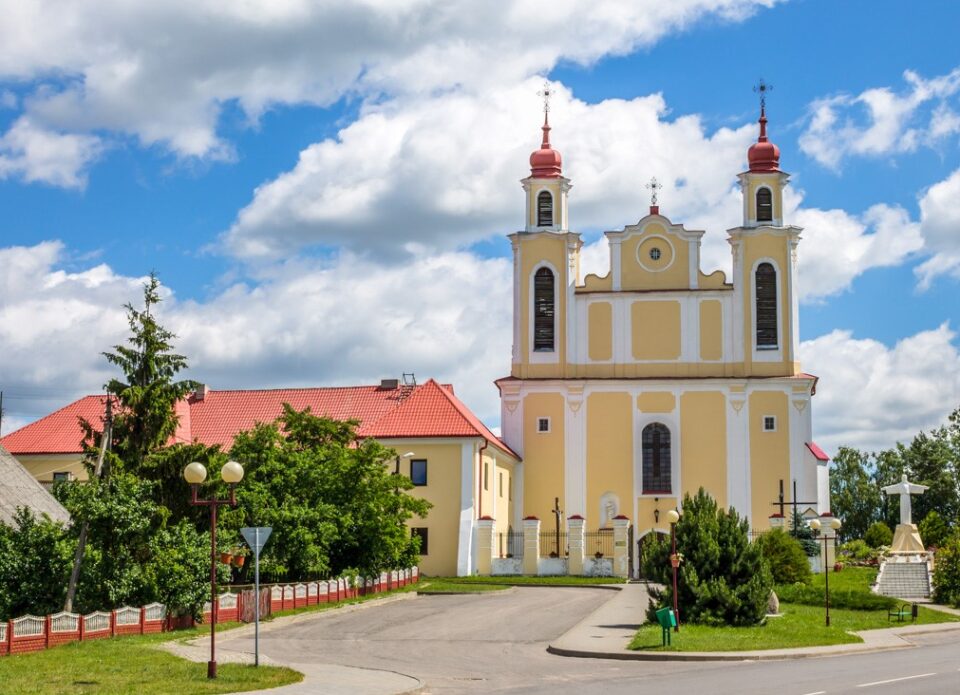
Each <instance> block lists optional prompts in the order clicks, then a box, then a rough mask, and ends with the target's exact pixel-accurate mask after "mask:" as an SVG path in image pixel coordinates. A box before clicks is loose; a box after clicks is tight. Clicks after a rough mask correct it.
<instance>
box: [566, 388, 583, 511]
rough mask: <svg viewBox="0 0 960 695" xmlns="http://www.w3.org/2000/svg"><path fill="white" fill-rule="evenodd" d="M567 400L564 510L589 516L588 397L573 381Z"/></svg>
mask: <svg viewBox="0 0 960 695" xmlns="http://www.w3.org/2000/svg"><path fill="white" fill-rule="evenodd" d="M564 400H565V402H566V407H565V408H564V422H563V440H564V441H563V450H564V459H563V479H564V496H563V504H564V511H565V512H566V514H567V516H568V517H569V516H570V515H572V514H580V515H586V513H587V509H586V499H587V465H586V429H587V425H586V417H587V415H586V402H585V401H586V399H585V398H584V394H583V386H582V385H580V384H570V385H568V386H567V393H566V394H565V397H564Z"/></svg>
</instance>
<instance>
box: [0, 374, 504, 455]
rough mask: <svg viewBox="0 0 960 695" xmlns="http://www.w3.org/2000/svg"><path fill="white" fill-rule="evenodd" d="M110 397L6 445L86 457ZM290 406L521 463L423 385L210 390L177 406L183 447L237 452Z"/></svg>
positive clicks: (461, 409) (457, 406)
mask: <svg viewBox="0 0 960 695" xmlns="http://www.w3.org/2000/svg"><path fill="white" fill-rule="evenodd" d="M104 398H105V397H104V396H87V397H85V398H81V399H80V400H78V401H74V402H73V403H71V404H70V405H68V406H66V407H64V408H61V409H60V410H58V411H56V412H55V413H51V414H50V415H47V416H46V417H44V418H41V419H40V420H37V421H36V422H34V423H32V424H29V425H27V426H26V427H22V428H21V429H19V430H17V431H15V432H11V433H10V434H8V435H7V436H6V437H4V438H3V439H2V440H0V442H2V443H3V445H4V446H5V447H6V448H7V449H8V450H9V451H10V452H11V453H13V454H53V453H64V454H73V453H79V452H80V451H82V448H81V439H82V437H83V434H82V431H81V429H80V426H79V424H78V416H81V417H84V418H86V419H87V420H89V421H90V422H91V423H93V424H94V425H99V424H100V422H101V418H102V415H103V409H104ZM284 403H289V404H290V405H291V406H293V407H294V408H296V409H297V410H303V409H304V408H307V407H309V408H310V410H311V412H313V413H314V414H316V415H325V416H327V417H331V418H334V419H337V420H359V421H360V429H359V432H360V434H361V435H362V436H365V437H373V438H376V439H390V438H394V439H401V438H408V437H409V438H416V437H483V438H484V439H486V440H487V441H488V442H490V443H491V444H493V445H494V446H496V447H497V448H499V449H501V450H503V451H504V452H506V453H508V454H510V455H512V456H514V457H516V458H519V457H518V456H517V455H516V454H515V453H514V452H513V451H511V450H510V448H509V447H508V446H507V445H506V444H504V443H503V442H501V441H500V439H499V438H498V437H497V436H496V435H494V434H493V433H492V432H491V431H490V430H489V429H488V428H487V427H486V426H485V425H484V424H483V423H482V422H481V421H480V420H479V419H478V418H477V417H476V416H475V415H474V414H473V413H471V412H470V410H469V409H468V408H467V406H465V405H464V404H463V403H462V402H461V401H460V400H459V399H458V398H457V397H456V396H455V395H454V394H453V387H452V386H449V385H441V384H438V383H437V382H436V381H434V380H433V379H430V380H428V381H427V382H426V383H424V384H421V385H419V386H399V387H397V388H395V389H389V388H381V387H379V386H346V387H330V388H304V389H266V390H250V391H212V390H207V391H206V392H205V393H204V394H203V396H202V397H201V396H200V395H199V394H197V395H194V396H191V397H190V398H189V399H188V400H187V401H185V402H182V403H178V404H177V408H176V411H177V415H178V416H179V417H180V423H179V426H178V427H177V433H176V435H175V437H174V439H175V440H176V441H182V442H192V441H198V442H201V443H203V444H207V445H213V444H219V445H221V446H223V447H224V448H229V446H230V444H231V443H232V442H233V437H234V435H236V434H237V433H238V432H241V431H243V430H247V429H250V428H252V427H253V426H254V425H256V424H257V423H259V422H272V421H273V420H275V419H276V418H277V417H278V416H279V415H280V413H281V412H282V410H283V404H284Z"/></svg>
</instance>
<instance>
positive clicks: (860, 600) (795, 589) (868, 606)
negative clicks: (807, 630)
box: [776, 582, 897, 611]
mask: <svg viewBox="0 0 960 695" xmlns="http://www.w3.org/2000/svg"><path fill="white" fill-rule="evenodd" d="M776 592H777V597H778V598H779V599H780V601H781V602H782V603H800V604H803V605H805V606H822V605H823V603H824V592H823V589H821V588H820V587H813V586H810V585H808V584H801V583H799V582H797V583H796V584H779V585H777V587H776ZM896 605H897V599H895V598H892V597H890V596H881V595H879V594H873V593H870V592H869V591H856V590H853V589H838V590H835V591H831V592H830V606H831V607H833V608H847V609H850V610H854V611H877V610H888V609H890V608H894V607H895V606H896Z"/></svg>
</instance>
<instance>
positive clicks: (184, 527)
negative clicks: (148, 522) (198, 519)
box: [144, 519, 230, 618]
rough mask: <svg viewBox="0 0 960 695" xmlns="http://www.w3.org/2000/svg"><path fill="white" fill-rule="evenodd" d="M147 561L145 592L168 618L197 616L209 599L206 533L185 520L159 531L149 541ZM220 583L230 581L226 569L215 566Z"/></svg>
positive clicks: (227, 569)
mask: <svg viewBox="0 0 960 695" xmlns="http://www.w3.org/2000/svg"><path fill="white" fill-rule="evenodd" d="M150 553H151V559H150V562H149V563H148V564H147V565H146V567H145V568H144V582H145V585H146V586H145V590H146V591H145V593H146V594H148V595H149V596H151V597H152V600H154V601H159V602H160V603H162V604H164V605H165V606H166V607H167V612H168V613H170V614H171V615H191V616H193V617H194V618H200V617H201V611H202V609H203V603H204V601H207V600H209V598H210V593H209V592H210V585H209V583H208V581H207V578H208V577H209V575H210V534H209V533H201V532H200V531H197V529H196V528H194V526H193V524H192V523H190V522H189V521H187V520H186V519H181V520H180V521H179V522H178V523H177V524H175V525H173V526H168V527H166V528H162V529H160V530H159V531H158V532H157V533H156V534H154V535H153V536H152V537H151V539H150ZM217 570H218V575H217V580H218V583H220V584H226V583H227V582H229V581H230V568H229V567H228V566H227V565H224V564H218V565H217Z"/></svg>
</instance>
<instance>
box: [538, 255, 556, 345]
mask: <svg viewBox="0 0 960 695" xmlns="http://www.w3.org/2000/svg"><path fill="white" fill-rule="evenodd" d="M553 283H554V279H553V271H551V270H550V269H549V268H540V270H538V271H537V274H536V275H535V276H534V279H533V350H534V352H553V333H554V330H553V318H554V313H555V311H554V297H553Z"/></svg>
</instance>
